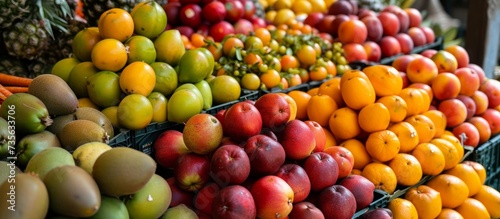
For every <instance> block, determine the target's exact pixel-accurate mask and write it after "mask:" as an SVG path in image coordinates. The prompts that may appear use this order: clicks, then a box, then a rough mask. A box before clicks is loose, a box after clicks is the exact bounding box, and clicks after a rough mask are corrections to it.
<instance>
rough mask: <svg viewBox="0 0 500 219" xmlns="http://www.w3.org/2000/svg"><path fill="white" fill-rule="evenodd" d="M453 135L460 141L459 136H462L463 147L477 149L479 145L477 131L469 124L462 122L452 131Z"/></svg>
mask: <svg viewBox="0 0 500 219" xmlns="http://www.w3.org/2000/svg"><path fill="white" fill-rule="evenodd" d="M452 132H453V135H455V137H457V138H458V139H462V138H461V136H462V135H464V136H465V138H464V142H463V144H464V145H468V146H472V147H477V146H478V145H479V131H478V130H477V128H476V126H474V125H472V123H470V122H463V123H461V124H459V125H457V126H455V127H454V128H453V130H452Z"/></svg>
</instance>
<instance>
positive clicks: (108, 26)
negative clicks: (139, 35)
mask: <svg viewBox="0 0 500 219" xmlns="http://www.w3.org/2000/svg"><path fill="white" fill-rule="evenodd" d="M97 28H99V34H100V35H101V37H102V38H104V39H106V38H113V39H116V40H118V41H120V42H125V40H127V39H128V38H129V37H131V36H132V34H134V20H133V19H132V16H131V15H130V14H129V13H128V12H127V11H126V10H124V9H121V8H112V9H109V10H107V11H105V12H104V13H102V14H101V16H100V17H99V21H98V23H97Z"/></svg>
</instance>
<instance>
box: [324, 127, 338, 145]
mask: <svg viewBox="0 0 500 219" xmlns="http://www.w3.org/2000/svg"><path fill="white" fill-rule="evenodd" d="M321 128H322V129H323V132H325V136H326V143H325V149H326V148H328V147H331V146H337V140H336V139H335V136H333V134H332V132H331V131H330V129H328V127H321Z"/></svg>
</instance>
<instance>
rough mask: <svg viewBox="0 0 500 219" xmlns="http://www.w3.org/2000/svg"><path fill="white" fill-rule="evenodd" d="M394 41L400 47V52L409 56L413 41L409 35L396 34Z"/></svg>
mask: <svg viewBox="0 0 500 219" xmlns="http://www.w3.org/2000/svg"><path fill="white" fill-rule="evenodd" d="M396 39H397V40H398V42H399V45H400V46H401V52H402V53H403V54H410V52H411V51H412V50H413V47H414V46H413V40H412V39H411V37H410V35H408V34H406V33H398V34H396Z"/></svg>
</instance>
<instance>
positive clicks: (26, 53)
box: [2, 19, 50, 60]
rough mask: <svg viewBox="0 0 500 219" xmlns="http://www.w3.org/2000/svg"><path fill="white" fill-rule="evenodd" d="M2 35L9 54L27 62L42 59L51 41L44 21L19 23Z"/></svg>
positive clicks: (34, 20)
mask: <svg viewBox="0 0 500 219" xmlns="http://www.w3.org/2000/svg"><path fill="white" fill-rule="evenodd" d="M2 35H3V38H4V43H5V47H6V50H7V52H8V54H9V55H11V56H14V57H16V58H22V59H27V60H33V59H36V58H38V57H40V56H41V55H42V54H43V52H44V51H45V50H47V49H48V46H49V41H50V37H49V35H48V34H47V32H46V30H45V27H44V23H43V21H41V20H36V19H25V20H22V21H18V22H16V23H14V25H13V26H11V27H9V28H6V29H5V30H4V31H3V33H2Z"/></svg>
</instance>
